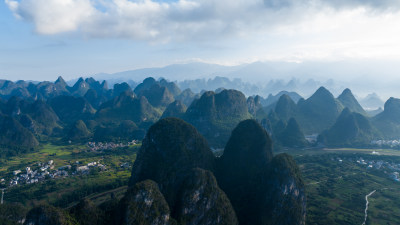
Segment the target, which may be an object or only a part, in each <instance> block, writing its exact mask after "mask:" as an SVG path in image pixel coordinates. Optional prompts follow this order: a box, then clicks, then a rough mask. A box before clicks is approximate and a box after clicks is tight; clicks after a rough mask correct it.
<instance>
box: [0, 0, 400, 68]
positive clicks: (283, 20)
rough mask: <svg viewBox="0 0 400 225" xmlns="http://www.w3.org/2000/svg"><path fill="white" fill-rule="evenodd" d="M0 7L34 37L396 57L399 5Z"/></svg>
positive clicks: (192, 0) (40, 0)
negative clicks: (25, 24)
mask: <svg viewBox="0 0 400 225" xmlns="http://www.w3.org/2000/svg"><path fill="white" fill-rule="evenodd" d="M5 3H6V4H7V5H8V7H9V9H10V10H11V11H12V12H13V13H14V15H15V16H16V17H18V18H20V19H22V20H24V21H27V22H31V23H32V24H33V25H34V27H35V30H36V31H37V33H39V34H43V35H51V34H59V33H66V32H67V33H68V32H69V33H77V34H80V35H81V36H83V37H86V38H111V39H115V38H120V39H133V40H143V41H147V42H150V43H168V42H169V43H178V44H179V43H182V42H188V43H193V42H194V43H199V42H208V43H212V42H215V43H219V44H221V45H224V44H226V45H228V44H227V43H230V44H231V46H229V48H240V50H238V51H236V54H237V55H239V56H236V57H239V58H240V57H245V58H248V57H250V56H251V57H257V59H262V58H265V59H274V58H276V59H279V60H282V59H286V60H294V61H301V60H304V59H306V60H307V59H320V58H340V57H361V56H367V57H373V56H379V57H383V56H385V57H400V56H399V52H400V44H399V43H397V42H398V41H397V40H399V39H400V26H399V25H400V24H398V22H397V21H400V14H399V8H400V1H398V0H378V1H377V0H329V1H328V0H235V1H232V0H217V1H216V0H178V1H172V2H171V1H168V2H160V1H157V2H156V1H152V0H5ZM237 40H239V41H237ZM230 41H231V42H230ZM232 43H234V45H233V44H232ZM240 54H241V55H240ZM225 57H226V56H225ZM229 57H235V56H233V55H232V56H228V58H229ZM243 60H245V59H243Z"/></svg>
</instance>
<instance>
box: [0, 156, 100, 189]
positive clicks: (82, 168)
mask: <svg viewBox="0 0 400 225" xmlns="http://www.w3.org/2000/svg"><path fill="white" fill-rule="evenodd" d="M34 166H35V167H36V169H32V167H25V169H23V170H15V171H13V177H12V178H11V180H10V181H9V182H8V185H9V187H13V186H17V185H22V184H34V183H38V182H40V181H44V180H48V179H57V178H63V177H68V176H74V175H87V174H89V172H90V170H91V169H96V168H97V169H99V170H100V171H105V170H106V169H107V167H106V166H105V165H103V164H101V163H99V161H98V162H96V161H94V162H90V163H87V164H85V165H83V164H81V163H80V162H79V161H76V162H75V163H74V165H64V166H61V167H59V168H57V169H56V168H55V163H54V161H53V160H49V161H48V162H45V163H41V162H39V163H37V164H36V165H34ZM0 183H1V184H3V185H4V184H6V180H5V179H4V178H2V179H0Z"/></svg>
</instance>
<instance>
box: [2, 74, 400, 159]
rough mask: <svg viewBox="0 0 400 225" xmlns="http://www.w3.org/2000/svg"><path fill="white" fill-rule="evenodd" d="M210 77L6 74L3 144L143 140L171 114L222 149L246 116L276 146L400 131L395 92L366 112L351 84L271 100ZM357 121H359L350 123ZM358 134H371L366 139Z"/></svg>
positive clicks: (281, 93) (23, 145)
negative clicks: (70, 78) (23, 77)
mask: <svg viewBox="0 0 400 225" xmlns="http://www.w3.org/2000/svg"><path fill="white" fill-rule="evenodd" d="M203 81H204V80H200V81H190V82H188V81H186V82H187V83H190V84H191V85H193V84H197V83H198V82H199V83H200V85H205V86H204V87H212V88H215V87H220V88H217V89H216V90H215V91H205V90H203V91H201V92H200V93H198V92H195V91H192V89H190V88H186V89H184V90H182V89H181V86H180V85H179V83H175V82H170V81H167V80H165V79H159V80H156V79H154V78H152V77H148V78H146V79H144V80H143V82H141V83H137V84H135V86H131V85H129V84H128V83H126V82H122V83H115V84H114V85H113V86H112V87H113V88H109V83H108V82H107V81H104V80H103V81H101V82H100V81H97V80H95V79H94V78H86V79H83V78H80V79H78V80H77V81H76V82H75V83H74V84H73V85H68V83H67V82H65V81H64V79H63V78H62V77H59V78H58V79H57V80H56V81H55V82H48V81H44V82H39V83H33V82H25V81H18V82H12V81H7V80H0V116H1V121H0V122H2V124H3V126H2V129H3V132H4V133H6V134H7V135H4V136H3V137H2V139H0V145H2V146H7V147H8V148H9V149H10V151H11V152H15V151H20V150H21V148H22V149H25V150H23V151H26V149H34V148H35V147H36V146H37V145H38V144H39V141H38V140H40V139H42V137H43V136H49V137H58V138H61V140H63V141H73V142H81V141H85V140H96V141H106V140H107V141H112V140H116V139H120V140H129V139H133V138H135V139H141V138H143V137H144V134H145V133H146V131H147V129H148V128H149V127H150V126H151V125H152V124H154V123H155V122H157V121H158V120H159V119H160V118H166V117H178V118H182V119H184V120H185V121H187V122H189V123H191V124H192V125H194V126H195V127H196V129H198V130H199V132H200V133H201V134H202V135H203V136H204V137H205V138H206V139H207V141H208V142H209V144H210V145H211V147H213V148H216V149H217V148H221V147H223V146H224V145H225V144H226V143H227V141H228V138H229V135H230V132H231V131H232V129H233V128H234V127H235V126H236V125H237V124H238V123H239V122H240V121H242V120H245V119H250V118H254V119H257V120H258V121H259V122H260V123H261V124H263V126H264V128H265V129H266V130H268V131H269V132H270V134H271V137H272V138H273V139H274V140H275V142H276V146H280V145H282V146H291V147H294V146H297V147H298V146H306V145H307V143H305V141H304V140H305V138H304V136H305V134H307V135H310V134H322V133H324V134H325V136H324V137H325V138H321V139H320V141H321V142H325V144H328V145H333V144H335V145H337V143H339V142H340V141H334V142H333V141H329V140H331V139H329V135H328V134H332V133H335V132H337V131H338V130H340V129H344V130H346V129H355V128H354V126H355V127H358V128H357V129H358V130H359V131H360V132H358V133H357V132H356V133H355V134H354V135H353V137H355V139H357V141H356V140H355V139H354V142H352V141H353V140H343V143H347V144H349V145H350V144H351V143H357V145H362V144H368V141H370V140H371V139H376V138H398V137H400V128H399V127H400V122H399V121H400V119H399V118H397V117H398V114H400V111H399V113H398V112H397V111H398V110H397V108H398V106H397V105H398V104H399V103H398V101H397V100H396V99H395V98H391V99H389V100H388V101H387V102H386V103H385V107H384V110H382V109H381V110H379V109H378V110H375V111H366V110H364V108H363V107H362V105H361V104H360V103H359V102H358V101H357V99H356V98H355V97H354V95H353V93H352V91H351V90H350V89H344V91H343V92H342V93H341V94H340V95H339V96H338V97H337V98H336V97H335V96H334V95H333V94H332V93H331V92H330V91H329V90H328V89H327V88H325V87H320V88H318V89H317V90H316V91H315V92H314V93H313V94H312V95H311V96H310V97H309V98H303V97H302V96H301V95H299V94H298V93H297V92H288V91H282V90H280V91H279V92H278V93H277V94H276V95H272V94H269V95H268V97H265V98H264V97H262V96H259V95H253V96H248V97H246V95H245V94H243V92H241V91H240V90H235V89H232V88H230V87H232V86H234V85H235V84H236V83H237V84H238V85H239V87H242V88H245V87H246V85H245V83H243V82H241V81H239V80H233V81H232V80H230V79H227V78H223V77H216V78H214V79H210V80H208V81H207V82H206V83H203V84H201V83H202V82H203ZM225 85H226V86H225ZM249 87H250V86H249ZM363 102H364V104H369V105H370V106H378V105H379V104H380V101H379V97H377V95H376V94H372V95H370V96H368V97H367V98H366V99H364V100H363ZM345 108H347V109H348V110H349V111H350V112H351V113H357V114H356V116H355V115H353V114H351V116H347V117H345V116H340V115H341V114H343V113H342V111H343V109H345ZM346 115H347V114H346ZM340 118H346V119H347V118H350V119H351V118H355V119H351V120H350V119H348V120H349V121H353V122H352V123H342V122H340V121H338V119H340ZM342 120H345V119H342ZM362 121H368V124H370V125H371V129H372V128H373V129H376V131H377V132H375V130H374V131H373V132H372V133H368V132H369V131H364V130H363V129H361V128H360V127H361V124H366V123H365V122H362ZM338 124H339V125H338ZM354 124H355V125H354ZM350 125H353V127H347V126H350ZM368 126H369V125H368ZM368 126H366V127H367V129H369V128H368ZM333 127H336V128H334V129H333V130H332V132H328V133H327V132H325V131H327V130H330V129H331V128H333ZM364 127H365V126H364ZM339 128H340V129H339ZM121 129H123V130H124V131H126V132H121V131H120V130H121ZM358 134H361V135H364V134H368V135H367V136H366V137H367V138H360V135H358ZM288 136H291V137H294V139H291V138H288ZM330 136H332V135H330ZM333 136H334V135H333ZM24 137H26V138H25V139H24ZM22 139H24V142H21V140H22ZM360 140H362V141H363V142H362V143H361V142H360ZM19 143H21V144H20V145H19ZM18 145H19V148H15V146H18Z"/></svg>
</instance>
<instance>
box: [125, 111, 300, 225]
mask: <svg viewBox="0 0 400 225" xmlns="http://www.w3.org/2000/svg"><path fill="white" fill-rule="evenodd" d="M214 174H216V175H217V176H216V177H215V176H214ZM305 204H306V201H305V194H304V184H303V182H302V180H301V175H300V173H299V169H298V168H297V166H296V164H295V162H294V161H293V159H292V158H291V157H290V156H288V155H278V156H275V157H273V155H272V142H271V139H270V138H269V136H268V134H267V133H266V131H265V130H264V129H263V128H262V127H261V126H260V125H259V124H258V123H257V122H256V121H255V120H246V121H243V122H241V123H240V124H239V125H238V126H237V127H236V128H235V129H234V131H233V132H232V136H231V138H230V140H229V141H228V144H227V146H226V148H225V152H224V154H223V155H222V156H221V158H220V159H216V158H214V156H213V155H212V153H211V151H210V148H209V147H208V145H207V142H206V141H205V139H204V138H203V137H202V136H201V135H200V134H199V133H198V132H197V131H196V129H195V128H194V127H193V126H191V125H190V124H188V123H186V122H184V121H183V120H180V119H176V118H166V119H162V120H160V121H158V122H157V123H155V124H154V125H153V126H152V127H151V128H150V129H149V131H148V133H147V135H146V138H145V139H144V141H143V145H142V148H141V150H140V151H139V153H138V157H137V160H136V162H135V164H134V166H133V169H132V177H131V180H130V188H129V191H128V192H127V194H126V196H125V198H124V200H123V201H122V202H121V205H122V208H123V209H124V210H123V211H124V212H125V214H124V216H123V218H122V220H123V221H125V222H124V223H125V224H174V223H177V224H193V225H195V224H196V225H197V224H200V225H201V224H252V225H258V224H304V223H305V207H306V206H305ZM236 215H237V216H236Z"/></svg>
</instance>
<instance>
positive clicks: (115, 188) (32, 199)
mask: <svg viewBox="0 0 400 225" xmlns="http://www.w3.org/2000/svg"><path fill="white" fill-rule="evenodd" d="M139 147H140V145H136V146H133V147H125V148H117V149H113V150H105V151H102V152H91V151H88V149H89V148H88V147H87V146H85V145H68V146H56V145H52V144H46V145H42V146H40V147H39V151H37V152H33V153H28V154H23V155H19V156H15V157H11V158H9V159H8V160H1V161H0V177H2V178H6V179H7V180H8V179H9V178H11V177H12V176H13V175H12V172H13V171H14V170H18V169H19V170H24V169H25V167H27V166H29V167H31V168H32V169H35V168H38V166H37V164H38V163H39V162H48V161H49V160H53V161H54V164H55V168H54V169H57V168H58V167H62V166H65V165H72V168H74V167H76V166H80V165H86V164H87V163H89V162H97V161H100V163H102V164H103V165H106V168H107V170H106V171H102V172H101V171H99V170H98V169H97V168H92V169H91V170H90V173H89V174H88V175H72V172H70V175H69V176H68V177H64V178H57V179H50V178H48V179H47V180H45V181H43V182H39V183H35V184H22V185H17V186H13V187H10V188H8V189H7V190H6V194H5V196H4V201H5V202H6V203H7V202H8V203H15V202H19V203H22V204H24V205H25V206H27V207H29V208H30V207H32V206H35V205H38V204H51V205H54V206H58V207H61V208H66V207H69V206H71V205H74V204H76V203H77V202H79V201H80V200H81V199H83V198H93V199H94V201H95V202H96V203H97V204H101V203H102V202H104V201H106V200H108V199H109V198H108V197H107V196H103V195H102V194H101V193H107V192H110V191H111V192H113V193H114V192H115V193H116V194H118V196H119V197H122V196H121V194H122V193H124V190H126V188H123V187H124V186H126V185H127V184H128V181H129V178H130V174H131V171H130V169H129V168H122V167H121V164H123V163H127V162H128V163H129V164H131V165H132V164H133V162H134V161H135V159H136V152H137V150H138V148H139ZM77 161H78V162H79V165H78V164H76V162H77ZM121 188H123V189H121ZM111 192H110V193H111Z"/></svg>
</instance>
